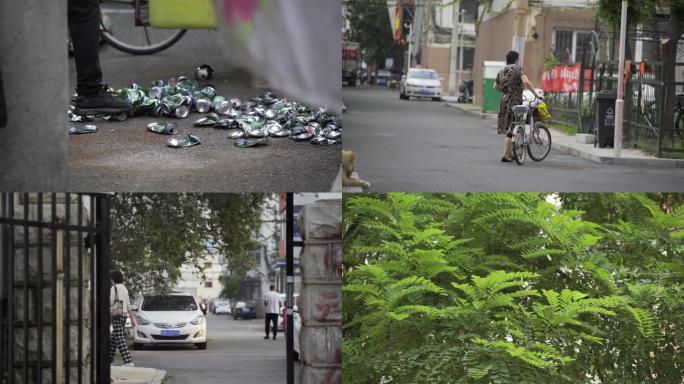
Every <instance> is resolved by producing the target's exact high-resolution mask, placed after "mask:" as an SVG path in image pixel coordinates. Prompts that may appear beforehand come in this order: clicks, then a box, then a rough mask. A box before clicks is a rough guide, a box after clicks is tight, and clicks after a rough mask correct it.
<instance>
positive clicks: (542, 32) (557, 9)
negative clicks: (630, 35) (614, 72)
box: [473, 0, 596, 105]
mask: <svg viewBox="0 0 684 384" xmlns="http://www.w3.org/2000/svg"><path fill="white" fill-rule="evenodd" d="M479 12H480V13H481V15H482V16H481V22H480V24H479V26H478V29H477V37H476V39H475V53H474V60H473V79H474V80H475V84H474V88H475V89H474V93H475V97H474V103H475V104H477V105H482V94H483V85H484V81H483V63H484V62H485V61H505V57H506V53H507V52H508V51H510V50H516V51H518V52H519V53H520V54H521V57H520V62H521V64H523V66H524V67H525V72H526V73H527V76H528V77H529V79H530V81H532V84H534V85H535V86H536V87H541V77H542V73H543V71H544V59H545V58H546V57H547V55H553V56H555V58H556V60H557V61H559V62H561V63H565V64H572V63H575V62H579V61H580V60H581V59H582V52H583V49H584V47H585V43H586V42H587V41H588V39H589V38H590V34H591V32H592V31H593V30H594V28H595V25H596V11H595V10H594V9H593V8H591V7H590V6H588V4H587V0H514V1H510V0H494V1H493V2H492V6H491V8H490V9H485V8H484V7H483V6H480V8H479Z"/></svg>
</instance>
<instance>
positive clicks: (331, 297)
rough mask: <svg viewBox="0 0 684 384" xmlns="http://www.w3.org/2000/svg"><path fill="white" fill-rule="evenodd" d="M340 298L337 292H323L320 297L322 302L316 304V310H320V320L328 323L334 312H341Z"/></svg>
mask: <svg viewBox="0 0 684 384" xmlns="http://www.w3.org/2000/svg"><path fill="white" fill-rule="evenodd" d="M339 298H340V296H339V294H337V292H330V291H328V292H323V293H321V295H320V302H319V303H318V304H316V309H317V310H318V320H319V321H326V320H328V317H329V316H330V314H331V313H332V312H333V311H339V310H340V309H341V308H340V300H339Z"/></svg>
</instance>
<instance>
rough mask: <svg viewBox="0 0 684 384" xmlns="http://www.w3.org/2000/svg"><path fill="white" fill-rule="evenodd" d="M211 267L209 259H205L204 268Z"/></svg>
mask: <svg viewBox="0 0 684 384" xmlns="http://www.w3.org/2000/svg"><path fill="white" fill-rule="evenodd" d="M209 268H211V261H205V262H204V269H209Z"/></svg>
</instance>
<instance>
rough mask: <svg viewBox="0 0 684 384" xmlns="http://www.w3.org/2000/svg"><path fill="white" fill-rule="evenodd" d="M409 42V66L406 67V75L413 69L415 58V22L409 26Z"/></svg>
mask: <svg viewBox="0 0 684 384" xmlns="http://www.w3.org/2000/svg"><path fill="white" fill-rule="evenodd" d="M414 22H415V20H414ZM408 41H409V44H408V60H407V61H406V62H407V63H408V66H407V67H406V73H408V70H409V69H411V57H412V56H413V22H412V23H411V24H409V34H408Z"/></svg>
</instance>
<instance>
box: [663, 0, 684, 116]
mask: <svg viewBox="0 0 684 384" xmlns="http://www.w3.org/2000/svg"><path fill="white" fill-rule="evenodd" d="M682 16H683V15H682V14H681V13H680V12H679V10H678V9H676V8H675V7H674V4H672V2H670V19H669V20H668V25H667V40H665V42H664V43H663V44H662V46H661V48H662V57H663V81H664V82H665V102H664V105H663V118H662V120H661V121H662V125H663V127H664V128H665V129H673V128H674V106H675V98H676V92H675V88H676V87H675V85H674V84H673V83H674V82H675V79H676V78H675V61H676V60H677V43H678V41H679V36H680V35H681V28H680V26H679V21H680V20H681V19H682Z"/></svg>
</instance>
